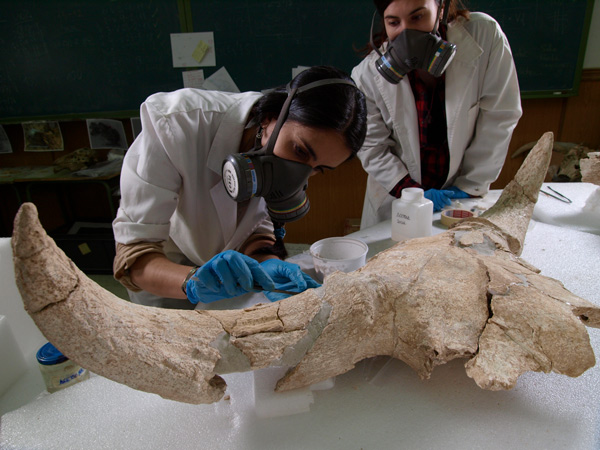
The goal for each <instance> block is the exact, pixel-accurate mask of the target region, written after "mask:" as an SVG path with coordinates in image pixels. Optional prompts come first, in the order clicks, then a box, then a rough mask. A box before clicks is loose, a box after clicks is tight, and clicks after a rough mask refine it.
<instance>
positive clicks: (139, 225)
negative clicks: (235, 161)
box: [113, 89, 273, 265]
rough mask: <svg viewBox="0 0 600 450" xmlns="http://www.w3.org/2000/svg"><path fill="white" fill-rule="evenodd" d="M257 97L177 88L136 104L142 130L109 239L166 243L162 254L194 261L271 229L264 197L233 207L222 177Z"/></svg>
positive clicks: (127, 167)
mask: <svg viewBox="0 0 600 450" xmlns="http://www.w3.org/2000/svg"><path fill="white" fill-rule="evenodd" d="M260 96H261V94H260V93H257V92H248V93H242V94H231V93H225V92H217V91H202V90H197V89H181V90H178V91H175V92H170V93H158V94H154V95H152V96H150V97H149V98H148V99H147V100H146V101H145V102H144V103H143V104H142V106H141V121H142V132H141V134H140V135H139V136H138V138H137V139H136V140H135V142H134V143H133V144H132V146H131V147H130V148H129V150H128V151H127V154H126V156H125V160H124V162H123V169H122V172H121V203H120V207H119V210H118V212H117V217H116V219H115V220H114V222H113V230H114V234H115V240H116V242H119V243H122V244H131V243H135V242H140V241H146V242H161V241H165V252H166V255H167V257H168V258H169V259H171V260H172V261H175V262H178V263H184V262H187V263H193V264H197V265H201V264H203V263H205V262H206V261H208V260H209V259H210V258H212V257H213V256H214V255H216V254H217V253H219V252H222V251H224V250H228V249H237V248H239V247H240V245H241V244H243V243H244V241H246V239H247V238H248V237H249V236H250V235H251V234H253V233H255V232H259V233H272V232H273V225H272V223H271V221H270V219H269V217H268V213H267V209H266V204H265V202H264V199H262V198H252V199H251V200H250V201H249V202H245V203H240V204H238V203H236V202H235V201H234V200H232V199H231V198H230V197H229V196H228V195H227V192H226V191H225V188H224V186H223V182H222V181H221V165H222V162H223V159H224V158H225V157H226V156H227V155H229V154H231V153H237V152H238V151H239V145H240V140H241V138H242V133H243V131H244V127H245V124H246V122H247V120H248V116H249V113H250V110H251V108H252V106H253V105H254V103H255V102H256V101H257V100H258V99H259V98H260Z"/></svg>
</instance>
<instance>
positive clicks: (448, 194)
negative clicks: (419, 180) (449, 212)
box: [424, 189, 454, 211]
mask: <svg viewBox="0 0 600 450" xmlns="http://www.w3.org/2000/svg"><path fill="white" fill-rule="evenodd" d="M424 195H425V198H427V199H429V200H431V201H432V202H433V210H434V211H441V210H442V208H444V206H448V205H450V204H451V203H452V202H451V201H450V199H451V198H454V197H452V196H453V195H454V191H451V190H449V189H428V190H426V191H425V192H424Z"/></svg>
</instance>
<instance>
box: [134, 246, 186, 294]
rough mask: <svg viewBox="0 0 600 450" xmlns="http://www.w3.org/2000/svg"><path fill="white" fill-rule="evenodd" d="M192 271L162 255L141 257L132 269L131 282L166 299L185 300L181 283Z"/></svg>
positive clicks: (152, 254) (151, 254) (150, 254)
mask: <svg viewBox="0 0 600 450" xmlns="http://www.w3.org/2000/svg"><path fill="white" fill-rule="evenodd" d="M191 269H192V266H183V265H181V264H177V263H174V262H172V261H170V260H169V259H167V257H166V256H164V255H163V254H161V253H148V254H145V255H142V256H140V257H139V258H138V259H137V260H136V262H135V263H134V265H133V266H132V267H131V269H130V271H129V274H130V278H131V281H132V282H133V283H135V284H136V285H137V286H139V287H140V288H141V289H143V290H144V291H147V292H150V293H152V294H154V295H158V296H160V297H165V298H180V299H185V298H186V296H185V294H184V293H183V291H182V290H181V283H182V282H183V280H184V279H185V277H186V276H187V274H188V273H189V271H190V270H191Z"/></svg>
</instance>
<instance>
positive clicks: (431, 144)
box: [390, 70, 450, 198]
mask: <svg viewBox="0 0 600 450" xmlns="http://www.w3.org/2000/svg"><path fill="white" fill-rule="evenodd" d="M408 79H409V81H410V86H411V88H412V91H413V94H414V96H415V104H416V107H417V119H418V122H419V142H420V144H421V184H419V183H417V182H416V181H415V180H413V179H412V178H411V177H410V175H407V176H405V177H404V178H402V179H401V180H400V181H399V182H398V184H396V186H394V188H393V189H392V190H391V191H390V194H391V195H393V196H394V197H396V198H399V197H400V194H401V193H402V189H404V188H407V187H421V188H423V189H424V190H427V189H440V188H441V187H442V186H443V185H444V183H445V182H446V178H448V170H449V165H450V150H449V149H448V128H447V125H446V94H445V87H446V82H445V81H446V75H445V74H443V75H442V76H441V77H439V78H437V79H436V80H435V86H434V87H433V88H428V87H427V85H426V84H425V83H424V81H423V80H422V79H421V78H420V77H419V74H418V73H417V71H415V70H413V71H411V72H409V73H408Z"/></svg>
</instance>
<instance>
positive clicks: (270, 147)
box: [265, 78, 356, 155]
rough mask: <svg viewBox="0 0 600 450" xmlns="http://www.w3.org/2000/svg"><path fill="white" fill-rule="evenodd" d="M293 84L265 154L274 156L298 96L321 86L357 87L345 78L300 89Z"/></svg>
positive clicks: (307, 85)
mask: <svg viewBox="0 0 600 450" xmlns="http://www.w3.org/2000/svg"><path fill="white" fill-rule="evenodd" d="M290 84H291V82H290V83H288V85H287V86H286V88H285V89H286V91H287V92H288V96H287V98H286V99H285V103H284V104H283V106H282V107H281V112H280V113H279V117H278V118H277V122H276V123H275V128H273V132H272V133H271V136H269V142H267V149H266V152H265V154H267V155H272V154H273V149H274V148H275V142H276V141H277V136H279V131H280V130H281V127H282V126H283V123H284V122H285V121H286V119H287V116H288V113H289V111H290V105H291V103H292V100H293V99H294V97H295V96H296V94H300V93H302V92H304V91H308V90H309V89H312V88H316V87H319V86H325V85H328V84H348V85H350V86H352V87H356V85H355V84H354V83H353V82H352V81H349V80H345V79H343V78H324V79H322V80H317V81H313V82H312V83H307V84H305V85H303V86H300V87H295V88H292V87H291V86H290Z"/></svg>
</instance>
